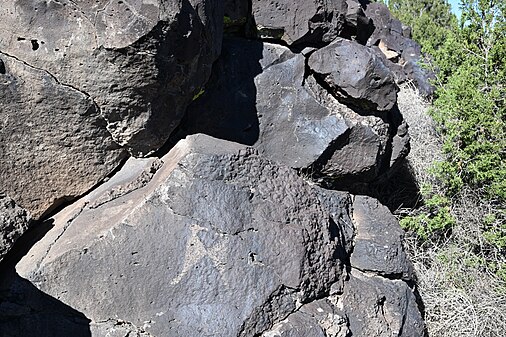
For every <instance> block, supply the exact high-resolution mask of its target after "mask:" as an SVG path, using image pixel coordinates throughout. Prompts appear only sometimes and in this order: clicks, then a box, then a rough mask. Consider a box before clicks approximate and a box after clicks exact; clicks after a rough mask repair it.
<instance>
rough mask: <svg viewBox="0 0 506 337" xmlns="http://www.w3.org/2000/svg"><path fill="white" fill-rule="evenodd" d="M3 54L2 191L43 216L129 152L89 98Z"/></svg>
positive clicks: (0, 90)
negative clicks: (123, 148)
mask: <svg viewBox="0 0 506 337" xmlns="http://www.w3.org/2000/svg"><path fill="white" fill-rule="evenodd" d="M0 57H1V59H2V60H3V64H4V67H5V74H0V102H1V103H0V189H1V190H3V191H4V192H5V193H7V194H8V195H9V196H10V197H11V198H12V199H14V200H15V201H16V203H18V204H19V205H20V206H21V207H23V208H25V209H27V210H28V211H29V212H30V213H31V215H32V216H33V218H34V219H38V218H39V217H40V216H41V215H42V214H44V213H46V212H47V211H48V210H50V209H51V208H53V207H54V206H56V205H58V204H60V203H61V202H63V201H64V200H65V199H72V198H74V197H76V196H78V195H81V194H83V193H85V192H86V191H88V190H89V189H90V188H91V187H93V186H94V185H95V184H97V183H98V182H99V181H101V180H102V179H103V178H104V177H106V176H107V175H108V174H109V173H110V172H111V171H112V170H113V169H114V168H115V167H116V166H118V164H119V163H120V161H121V160H122V158H124V156H125V152H124V150H122V149H121V148H120V147H119V146H118V145H117V144H115V143H114V142H113V140H112V137H111V135H110V134H109V133H108V132H107V129H106V123H105V122H104V120H103V119H102V116H101V114H100V111H99V109H98V107H97V105H96V104H95V103H94V102H93V100H92V99H91V98H90V97H88V96H87V95H85V94H83V93H82V92H80V91H78V90H76V89H74V88H72V87H70V86H67V85H63V84H61V83H59V82H58V81H57V80H56V79H55V78H54V77H53V76H51V75H50V74H49V73H47V72H46V71H43V70H40V69H36V68H33V67H31V66H29V65H27V64H26V63H24V62H21V61H19V60H17V59H15V58H12V57H7V56H5V55H3V54H1V53H0Z"/></svg>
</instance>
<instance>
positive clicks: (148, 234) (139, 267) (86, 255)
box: [0, 135, 423, 337]
mask: <svg viewBox="0 0 506 337" xmlns="http://www.w3.org/2000/svg"><path fill="white" fill-rule="evenodd" d="M369 205H372V203H367V202H364V203H363V207H365V208H367V207H369ZM370 211H371V212H372V211H374V210H370ZM355 217H356V216H354V215H353V214H352V196H350V195H349V194H348V193H345V192H338V191H330V190H325V189H322V188H320V187H317V186H315V185H314V184H309V183H307V182H306V181H305V180H303V179H302V178H300V177H298V176H297V175H296V174H295V172H294V171H293V170H291V169H290V168H288V167H285V166H282V165H277V164H275V163H272V162H270V161H268V160H266V159H265V158H263V157H262V156H260V155H259V154H258V153H257V151H256V150H254V149H253V148H247V147H245V146H243V145H239V144H236V143H231V142H227V141H221V140H217V139H213V138H211V137H208V136H204V135H196V136H191V137H189V138H188V139H186V140H184V141H181V142H179V143H178V144H177V145H176V147H174V148H173V149H172V150H171V151H170V152H169V153H168V154H167V155H165V156H164V157H162V158H161V159H156V158H148V159H134V158H131V159H129V160H128V161H127V163H126V164H125V166H124V167H123V168H122V169H121V170H120V171H119V172H118V173H117V174H116V175H114V176H113V177H112V178H111V179H110V180H109V181H107V182H106V183H104V184H103V185H101V186H100V187H99V188H97V189H96V190H94V191H93V192H91V193H90V194H88V195H87V196H86V197H84V198H82V199H81V200H79V201H78V202H76V203H75V204H73V205H71V206H69V207H67V208H65V209H63V210H62V211H61V212H60V213H58V214H56V215H55V216H54V217H52V218H51V219H50V220H51V221H52V222H53V227H52V228H51V229H50V230H49V232H48V233H47V234H46V235H45V236H44V238H43V239H42V240H40V241H39V242H38V243H36V244H35V246H33V247H32V249H31V250H30V251H29V252H28V254H26V256H25V257H23V258H22V260H21V261H20V262H19V263H18V264H17V266H16V271H17V274H19V276H17V277H15V278H14V280H13V281H12V283H11V285H10V286H5V285H3V288H2V289H3V291H2V292H0V299H1V301H0V302H1V303H3V306H0V312H1V313H2V314H1V315H0V328H2V329H3V328H6V327H9V328H10V329H11V330H9V331H10V332H12V333H13V335H16V333H23V332H24V331H26V330H23V329H26V326H24V325H16V324H12V319H14V318H15V319H18V320H20V321H23V322H31V321H33V324H34V326H40V328H39V329H38V330H37V331H38V336H52V335H54V334H53V333H54V331H62V329H64V331H65V332H66V333H69V334H70V333H71V334H73V335H79V336H81V335H83V336H86V335H87V336H103V335H106V334H109V335H114V334H118V333H124V334H128V333H131V334H132V335H138V336H151V335H156V336H182V335H191V336H208V335H221V336H248V337H249V336H251V337H252V336H259V335H262V336H265V337H266V336H273V335H274V334H275V333H278V335H281V336H311V337H312V336H315V337H316V336H343V337H344V336H349V332H350V331H356V333H355V332H354V333H353V334H352V336H363V334H362V335H361V334H360V332H361V330H360V329H363V326H367V325H368V324H369V323H371V324H377V325H378V326H379V325H381V327H383V328H385V329H386V328H387V326H388V329H391V326H390V325H389V324H391V323H392V322H391V320H389V318H388V317H387V319H386V320H383V321H378V322H376V318H375V317H376V316H374V317H372V316H371V317H369V316H365V315H364V313H363V312H365V311H364V310H366V309H367V310H372V311H374V312H376V313H378V310H377V306H378V305H382V303H383V302H385V301H386V302H385V303H387V304H388V306H386V307H385V308H386V309H387V310H388V311H386V313H387V314H388V315H390V314H391V315H393V316H394V317H395V322H394V323H395V324H397V325H396V326H395V328H396V329H397V328H398V329H397V330H396V331H398V335H399V336H412V334H409V333H407V332H408V331H413V329H415V328H416V327H423V321H422V320H421V316H420V313H419V312H418V311H417V310H418V309H417V306H416V301H415V297H414V295H413V290H412V289H411V288H410V287H409V286H408V285H407V284H406V283H405V282H404V281H403V280H401V279H398V280H397V279H390V278H383V277H382V276H380V275H379V274H378V276H372V277H374V278H375V279H374V280H376V279H377V283H378V282H379V283H378V287H377V289H376V288H375V289H374V290H373V289H370V290H367V292H361V294H363V296H369V297H364V301H362V302H360V303H355V302H350V298H352V297H353V296H356V295H354V294H355V293H354V292H353V289H356V288H357V285H356V284H355V281H353V282H352V280H354V278H356V276H355V272H352V275H353V278H352V279H350V280H349V272H350V270H352V269H354V267H353V265H350V264H349V263H350V255H351V254H352V252H353V245H354V240H353V238H354V236H355V228H356V223H355V222H354V218H355ZM360 230H361V231H362V235H367V230H368V229H367V227H364V226H362V229H360ZM392 240H394V241H395V240H397V237H394V238H393V239H392ZM393 260H396V257H393ZM399 262H400V261H399ZM350 268H351V269H350ZM382 268H383V267H382V266H381V265H379V264H378V269H382ZM373 273H374V272H373ZM90 278H92V279H93V281H92V282H90ZM392 278H395V275H394V276H392ZM30 284H33V285H35V286H36V290H35V289H31V290H30V291H29V292H28V291H27V292H28V294H31V295H30V296H36V295H37V294H38V293H37V292H40V293H43V294H44V296H45V297H49V298H51V297H52V298H53V305H49V306H48V308H46V311H47V312H54V315H53V317H51V319H52V320H54V321H55V322H58V324H54V325H51V324H45V325H41V324H40V322H39V320H40V319H43V318H44V317H45V316H43V315H42V311H39V310H40V306H41V304H42V303H46V302H45V301H46V299H45V298H44V301H43V300H42V299H40V300H39V301H38V302H36V303H34V304H33V305H32V309H31V310H26V304H23V303H22V302H20V298H19V297H16V296H15V294H16V291H19V289H26V288H30V287H32V288H34V286H30ZM390 288H395V289H397V288H398V289H400V290H399V291H397V290H395V291H394V293H392V291H393V290H388V289H390ZM350 289H352V290H350ZM385 289H387V290H388V292H387V290H385ZM371 292H373V293H374V292H376V293H380V292H385V298H386V299H385V300H384V301H383V302H381V301H380V302H378V301H376V300H377V298H376V297H374V296H375V295H368V294H369V293H371ZM6 293H7V294H8V295H7V296H5V294H6ZM125 294H128V296H125ZM39 297H40V295H39ZM390 298H392V300H391V299H390ZM370 299H372V300H370ZM375 301H376V302H375ZM378 303H379V304H378ZM357 306H358V307H357ZM9 315H10V316H9ZM378 315H379V314H378ZM2 317H11V319H10V320H7V319H6V320H3V319H1V318H2ZM381 318H382V317H380V318H379V319H381ZM86 322H87V323H86ZM86 325H87V326H88V327H87V328H85V327H86ZM83 328H84V329H83ZM57 329H60V330H57ZM73 329H76V330H75V331H76V332H73ZM285 330H286V331H288V332H287V333H285V332H283V331H285ZM385 331H386V330H385ZM79 332H80V333H79ZM295 332H297V333H298V334H294V333H295ZM324 333H326V335H325V334H324ZM28 336H31V335H30V334H28Z"/></svg>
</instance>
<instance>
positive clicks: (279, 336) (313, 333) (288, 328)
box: [262, 299, 350, 337]
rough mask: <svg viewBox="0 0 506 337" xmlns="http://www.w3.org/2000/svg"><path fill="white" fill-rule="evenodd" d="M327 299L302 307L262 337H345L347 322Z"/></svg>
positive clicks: (347, 331)
mask: <svg viewBox="0 0 506 337" xmlns="http://www.w3.org/2000/svg"><path fill="white" fill-rule="evenodd" d="M340 314H341V313H338V310H337V308H336V307H335V306H334V305H333V304H332V303H331V302H330V301H329V300H327V299H322V300H317V301H314V302H311V303H308V304H305V305H303V306H302V307H301V308H300V309H299V310H298V311H297V312H295V313H293V314H291V315H289V316H288V317H287V318H285V319H284V320H283V321H281V322H279V323H277V324H275V325H274V326H273V327H272V328H271V329H270V330H269V331H266V332H264V333H263V334H262V337H346V336H349V332H350V331H349V329H348V326H347V325H348V321H347V319H346V317H343V316H342V314H341V315H340Z"/></svg>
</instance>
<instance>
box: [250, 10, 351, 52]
mask: <svg viewBox="0 0 506 337" xmlns="http://www.w3.org/2000/svg"><path fill="white" fill-rule="evenodd" d="M347 10H348V8H347V4H346V1H345V0H331V1H323V0H309V1H306V0H297V1H289V0H278V1H266V0H253V1H252V15H253V18H254V20H255V23H256V25H257V31H258V35H259V36H260V37H264V38H272V39H278V40H283V41H284V42H286V43H288V44H294V45H296V44H321V43H329V42H331V41H332V40H334V39H335V38H336V37H337V36H339V34H340V33H341V32H342V31H343V29H344V26H345V22H346V14H347Z"/></svg>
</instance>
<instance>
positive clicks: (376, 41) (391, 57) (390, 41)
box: [365, 2, 434, 96]
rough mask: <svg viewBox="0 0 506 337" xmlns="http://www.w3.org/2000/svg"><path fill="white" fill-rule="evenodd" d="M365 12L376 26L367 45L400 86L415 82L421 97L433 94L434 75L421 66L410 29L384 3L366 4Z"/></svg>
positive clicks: (417, 47) (416, 45)
mask: <svg viewBox="0 0 506 337" xmlns="http://www.w3.org/2000/svg"><path fill="white" fill-rule="evenodd" d="M365 13H366V15H367V16H368V17H369V18H370V19H371V20H372V22H373V24H374V27H375V28H374V31H373V32H372V35H371V36H370V37H369V39H368V41H367V46H370V47H371V49H372V50H373V51H375V52H376V54H377V55H378V56H380V57H381V58H382V59H383V61H384V63H385V65H386V66H387V67H388V68H389V69H390V70H391V71H392V72H393V74H394V75H395V78H396V81H397V82H398V83H402V82H405V81H407V80H412V81H413V82H414V84H415V85H416V87H417V88H418V90H419V91H420V93H421V94H423V95H427V96H430V95H432V94H433V93H434V87H433V86H432V85H431V84H430V83H429V79H430V78H431V77H432V76H431V74H429V73H427V71H426V70H424V69H422V68H421V67H420V66H419V65H418V62H419V61H420V60H421V59H422V53H421V47H420V45H419V44H418V43H416V42H415V41H413V40H411V29H410V28H409V27H408V26H405V25H403V24H402V23H401V22H400V21H399V20H398V19H396V18H394V17H393V16H392V14H391V13H390V11H389V10H388V8H387V7H386V6H385V5H384V4H382V3H379V2H373V3H370V4H367V6H366V10H365Z"/></svg>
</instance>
